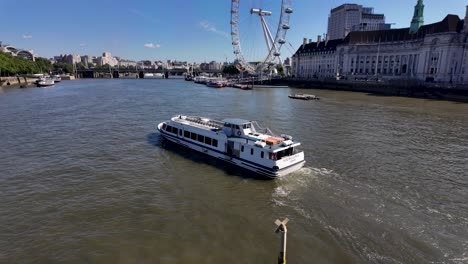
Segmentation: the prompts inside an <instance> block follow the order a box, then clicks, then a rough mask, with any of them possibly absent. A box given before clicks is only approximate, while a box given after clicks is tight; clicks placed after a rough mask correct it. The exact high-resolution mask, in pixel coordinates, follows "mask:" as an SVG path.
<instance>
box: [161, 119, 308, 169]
mask: <svg viewBox="0 0 468 264" xmlns="http://www.w3.org/2000/svg"><path fill="white" fill-rule="evenodd" d="M158 131H159V132H160V133H161V135H162V136H163V137H164V138H166V139H168V140H170V141H172V142H175V143H177V144H180V145H182V146H185V147H188V148H190V149H193V150H196V151H199V152H202V153H205V154H207V155H209V156H212V157H215V158H218V159H221V160H224V161H226V162H228V163H231V164H234V165H237V166H239V167H242V168H245V169H248V170H251V171H253V172H256V173H258V174H261V175H264V176H268V177H271V178H276V177H280V176H284V175H287V174H289V173H292V172H294V171H296V170H298V169H300V168H302V166H304V164H305V160H304V152H303V151H300V150H299V149H298V147H299V146H300V145H301V143H299V142H294V141H293V138H292V137H291V136H288V135H281V136H280V137H278V136H275V135H273V133H272V132H271V131H270V130H269V129H268V128H266V129H261V128H260V127H259V126H258V124H257V123H256V122H254V121H248V120H243V119H225V120H223V121H217V120H212V119H209V118H204V117H194V116H183V115H178V116H175V117H173V118H171V120H169V121H165V122H162V123H160V124H159V125H158Z"/></svg>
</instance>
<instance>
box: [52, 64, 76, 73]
mask: <svg viewBox="0 0 468 264" xmlns="http://www.w3.org/2000/svg"><path fill="white" fill-rule="evenodd" d="M54 72H57V73H73V65H71V64H68V63H65V62H57V63H54Z"/></svg>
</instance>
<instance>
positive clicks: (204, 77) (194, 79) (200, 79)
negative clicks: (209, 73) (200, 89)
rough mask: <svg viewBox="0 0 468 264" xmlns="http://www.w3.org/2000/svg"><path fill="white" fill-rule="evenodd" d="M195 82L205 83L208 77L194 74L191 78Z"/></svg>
mask: <svg viewBox="0 0 468 264" xmlns="http://www.w3.org/2000/svg"><path fill="white" fill-rule="evenodd" d="M193 81H194V82H195V83H200V84H206V83H207V82H208V77H206V76H196V77H195V78H193Z"/></svg>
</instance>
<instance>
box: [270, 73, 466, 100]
mask: <svg viewBox="0 0 468 264" xmlns="http://www.w3.org/2000/svg"><path fill="white" fill-rule="evenodd" d="M271 84H273V85H288V86H290V87H297V88H306V89H307V88H311V89H327V90H338V91H352V92H364V93H370V94H379V95H388V96H405V97H419V98H430V99H441V100H450V101H463V102H468V87H464V86H455V85H447V84H445V85H444V84H437V83H425V82H419V81H413V80H408V81H393V82H379V81H345V80H338V81H336V80H323V81H319V80H300V79H281V80H271Z"/></svg>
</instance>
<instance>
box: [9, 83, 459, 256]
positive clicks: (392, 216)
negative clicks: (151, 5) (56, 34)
mask: <svg viewBox="0 0 468 264" xmlns="http://www.w3.org/2000/svg"><path fill="white" fill-rule="evenodd" d="M292 92H294V93H297V92H306V93H314V94H316V95H318V96H320V97H322V100H320V101H301V100H292V99H288V98H287V95H288V94H289V93H292ZM176 114H187V115H201V116H206V117H211V118H216V119H223V118H228V117H231V118H237V117H238V118H244V119H250V120H257V121H259V123H260V124H263V125H264V126H268V127H270V128H271V129H272V130H273V131H274V132H275V131H276V132H278V133H287V134H290V135H293V136H294V137H295V138H296V139H298V140H300V141H301V142H302V144H303V145H302V149H303V150H304V151H305V153H306V160H307V164H306V166H305V168H303V169H301V170H300V171H298V172H296V173H293V174H290V175H288V176H286V177H284V178H281V179H277V180H262V179H258V178H253V177H251V175H250V174H249V173H248V172H246V171H242V170H239V169H237V168H233V167H230V166H228V165H226V164H225V163H223V162H221V161H217V160H212V159H210V158H207V157H206V156H204V155H202V154H198V153H194V152H192V151H190V150H187V149H184V148H180V147H177V146H174V145H172V144H169V143H167V142H166V141H163V140H162V139H161V137H160V136H159V134H158V133H157V132H156V125H157V123H158V122H161V121H163V120H167V119H168V118H170V117H171V116H173V115H176ZM0 126H1V128H0V150H1V151H0V263H276V258H277V254H278V251H279V237H278V236H277V235H276V234H275V233H274V230H275V228H276V226H275V225H274V221H275V220H276V219H277V218H283V217H288V218H289V219H290V220H291V221H290V223H289V224H288V230H289V233H288V262H289V263H321V264H323V263H325V264H326V263H468V203H467V201H468V104H460V103H453V102H445V101H431V100H424V99H413V98H401V97H380V96H372V95H367V94H363V93H350V92H336V91H323V90H293V89H286V88H274V89H271V88H262V89H256V90H253V91H242V90H238V89H232V88H224V89H213V88H207V87H205V86H202V85H197V84H193V83H190V82H185V81H183V80H175V79H172V80H171V79H169V80H78V81H70V82H62V83H60V84H58V85H56V86H55V87H52V88H31V89H11V88H10V89H3V90H0Z"/></svg>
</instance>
